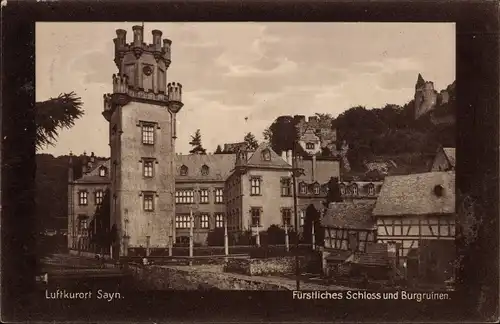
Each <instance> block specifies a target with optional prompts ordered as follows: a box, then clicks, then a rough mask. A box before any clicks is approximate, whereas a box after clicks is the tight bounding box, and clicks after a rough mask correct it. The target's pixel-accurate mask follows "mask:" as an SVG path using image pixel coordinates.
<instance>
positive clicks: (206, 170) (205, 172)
mask: <svg viewBox="0 0 500 324" xmlns="http://www.w3.org/2000/svg"><path fill="white" fill-rule="evenodd" d="M209 171H210V169H209V168H208V166H207V165H203V166H202V167H201V175H204V176H206V175H208V172H209Z"/></svg>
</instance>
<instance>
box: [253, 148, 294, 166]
mask: <svg viewBox="0 0 500 324" xmlns="http://www.w3.org/2000/svg"><path fill="white" fill-rule="evenodd" d="M265 150H269V153H270V154H271V159H270V160H269V161H266V160H265V159H264V158H263V152H264V151H265ZM247 166H251V167H264V168H283V169H291V168H292V166H291V165H290V164H288V163H287V162H286V161H285V160H283V158H282V157H281V156H279V155H278V154H277V153H276V152H274V151H273V149H272V148H271V146H270V145H269V144H268V143H265V142H264V143H262V144H260V145H259V147H258V148H257V150H255V152H254V153H253V154H252V155H251V156H250V158H249V159H248V161H247Z"/></svg>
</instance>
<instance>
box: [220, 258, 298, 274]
mask: <svg viewBox="0 0 500 324" xmlns="http://www.w3.org/2000/svg"><path fill="white" fill-rule="evenodd" d="M299 263H300V268H301V271H302V272H304V271H305V270H306V268H307V260H306V258H305V257H299ZM224 271H225V272H232V273H241V274H245V275H248V276H265V275H271V274H285V273H294V272H295V258H294V257H279V258H267V259H229V260H228V262H227V264H226V266H225V267H224Z"/></svg>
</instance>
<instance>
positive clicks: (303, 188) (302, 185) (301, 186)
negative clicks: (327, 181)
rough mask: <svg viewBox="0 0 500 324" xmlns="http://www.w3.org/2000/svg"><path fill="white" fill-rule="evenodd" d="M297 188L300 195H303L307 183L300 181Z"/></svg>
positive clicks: (305, 191)
mask: <svg viewBox="0 0 500 324" xmlns="http://www.w3.org/2000/svg"><path fill="white" fill-rule="evenodd" d="M299 190H300V193H301V194H302V195H305V194H306V193H307V185H306V184H305V183H303V182H301V183H300V185H299Z"/></svg>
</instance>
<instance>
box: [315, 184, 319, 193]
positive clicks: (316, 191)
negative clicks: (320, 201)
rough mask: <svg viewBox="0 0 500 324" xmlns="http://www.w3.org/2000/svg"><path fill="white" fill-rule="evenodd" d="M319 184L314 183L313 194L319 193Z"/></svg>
mask: <svg viewBox="0 0 500 324" xmlns="http://www.w3.org/2000/svg"><path fill="white" fill-rule="evenodd" d="M319 190H320V186H319V184H318V183H316V184H314V194H315V195H319Z"/></svg>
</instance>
